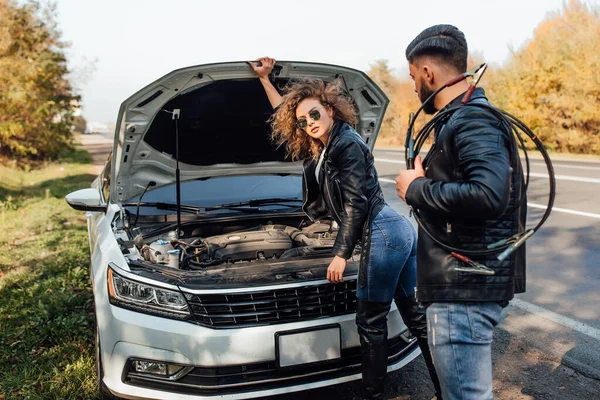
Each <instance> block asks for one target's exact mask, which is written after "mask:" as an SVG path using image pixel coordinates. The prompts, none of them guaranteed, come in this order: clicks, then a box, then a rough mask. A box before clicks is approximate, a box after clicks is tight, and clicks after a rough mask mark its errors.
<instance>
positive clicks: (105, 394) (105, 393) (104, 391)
mask: <svg viewBox="0 0 600 400" xmlns="http://www.w3.org/2000/svg"><path fill="white" fill-rule="evenodd" d="M101 354H102V353H100V339H99V337H98V327H96V376H97V377H98V394H99V395H100V399H101V400H119V399H120V397H117V396H115V395H114V394H112V393H111V392H110V390H108V388H107V387H106V385H105V384H104V382H103V381H102V380H103V378H104V370H103V369H102V355H101Z"/></svg>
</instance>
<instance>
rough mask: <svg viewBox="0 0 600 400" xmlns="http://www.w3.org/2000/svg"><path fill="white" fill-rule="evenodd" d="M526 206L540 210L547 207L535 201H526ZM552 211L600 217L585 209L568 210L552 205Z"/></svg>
mask: <svg viewBox="0 0 600 400" xmlns="http://www.w3.org/2000/svg"><path fill="white" fill-rule="evenodd" d="M527 206H528V207H531V208H539V209H541V210H545V209H546V208H547V206H546V205H544V204H535V203H527ZM552 211H553V212H554V211H556V212H562V213H565V214H573V215H581V216H583V217H590V218H598V219H600V214H593V213H589V212H585V211H576V210H569V209H567V208H560V207H552Z"/></svg>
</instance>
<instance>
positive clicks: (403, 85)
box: [367, 60, 424, 145]
mask: <svg viewBox="0 0 600 400" xmlns="http://www.w3.org/2000/svg"><path fill="white" fill-rule="evenodd" d="M367 74H368V75H369V76H370V77H371V79H373V81H375V83H377V85H378V86H379V87H380V88H382V89H383V91H384V92H385V93H386V95H387V96H388V98H389V99H390V104H389V105H388V109H387V111H386V113H385V117H384V120H383V122H382V124H381V129H380V131H379V136H380V137H381V138H382V139H384V141H386V142H387V143H391V144H395V145H403V144H404V137H405V135H406V129H407V128H408V117H409V115H410V113H411V112H414V111H416V110H417V109H418V108H419V106H420V102H419V98H418V96H417V94H416V93H415V91H414V85H413V82H412V81H411V80H410V79H406V78H404V79H403V78H400V77H398V76H397V75H396V74H395V73H394V71H392V70H391V69H390V68H389V66H388V63H387V60H379V61H376V62H375V63H373V64H372V65H371V68H370V69H369V71H368V72H367ZM419 122H421V124H417V129H418V127H419V126H422V124H423V123H424V122H423V121H421V120H419ZM380 142H381V140H380Z"/></svg>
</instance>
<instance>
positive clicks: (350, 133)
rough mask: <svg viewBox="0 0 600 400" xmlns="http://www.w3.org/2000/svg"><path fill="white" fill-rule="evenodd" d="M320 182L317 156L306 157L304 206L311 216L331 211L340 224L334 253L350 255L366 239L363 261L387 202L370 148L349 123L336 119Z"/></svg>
mask: <svg viewBox="0 0 600 400" xmlns="http://www.w3.org/2000/svg"><path fill="white" fill-rule="evenodd" d="M324 151H325V154H324V158H323V164H322V166H321V169H320V171H319V172H320V174H319V182H320V184H319V183H317V180H316V177H315V170H316V166H317V160H314V159H309V160H305V161H304V176H303V179H302V187H303V194H304V205H303V207H302V209H303V210H304V212H305V213H306V215H308V216H309V218H310V219H311V220H313V221H314V220H317V219H320V218H323V217H325V216H327V215H328V214H330V215H331V217H333V219H334V220H335V221H336V222H337V224H338V225H339V231H338V234H337V238H336V240H335V244H334V246H333V253H334V254H335V255H338V256H340V257H343V258H344V259H348V258H350V256H351V255H352V252H353V251H354V247H355V245H356V243H357V242H358V240H359V239H361V243H363V246H362V251H361V271H365V270H366V268H362V264H363V263H364V261H365V260H366V259H367V257H366V256H367V255H368V245H364V244H368V243H370V234H369V233H370V232H369V230H370V229H369V227H370V221H371V220H372V219H373V218H374V217H375V216H376V215H377V213H379V211H381V209H382V208H383V206H384V205H385V200H384V198H383V193H382V191H381V187H380V186H379V181H378V178H377V171H376V170H375V166H374V159H373V155H372V154H371V151H370V150H369V148H368V147H367V146H366V144H365V143H364V141H363V140H362V138H361V137H360V136H359V135H358V133H356V131H355V130H354V129H353V128H352V127H351V126H350V125H348V124H347V123H345V122H341V121H335V122H334V125H333V128H332V130H331V134H330V136H329V143H328V145H327V147H326V148H325V150H324Z"/></svg>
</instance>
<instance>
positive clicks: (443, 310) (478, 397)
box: [427, 302, 502, 400]
mask: <svg viewBox="0 0 600 400" xmlns="http://www.w3.org/2000/svg"><path fill="white" fill-rule="evenodd" d="M501 313H502V306H500V305H499V304H498V303H495V302H485V303H484V302H481V303H432V304H431V305H429V307H427V329H428V331H427V333H428V341H429V348H430V351H431V356H432V357H433V364H434V365H435V370H436V372H437V374H438V376H439V379H440V383H441V386H442V397H443V398H444V400H488V399H493V398H494V395H493V394H492V339H493V337H494V326H496V325H497V324H498V322H500V315H501Z"/></svg>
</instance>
